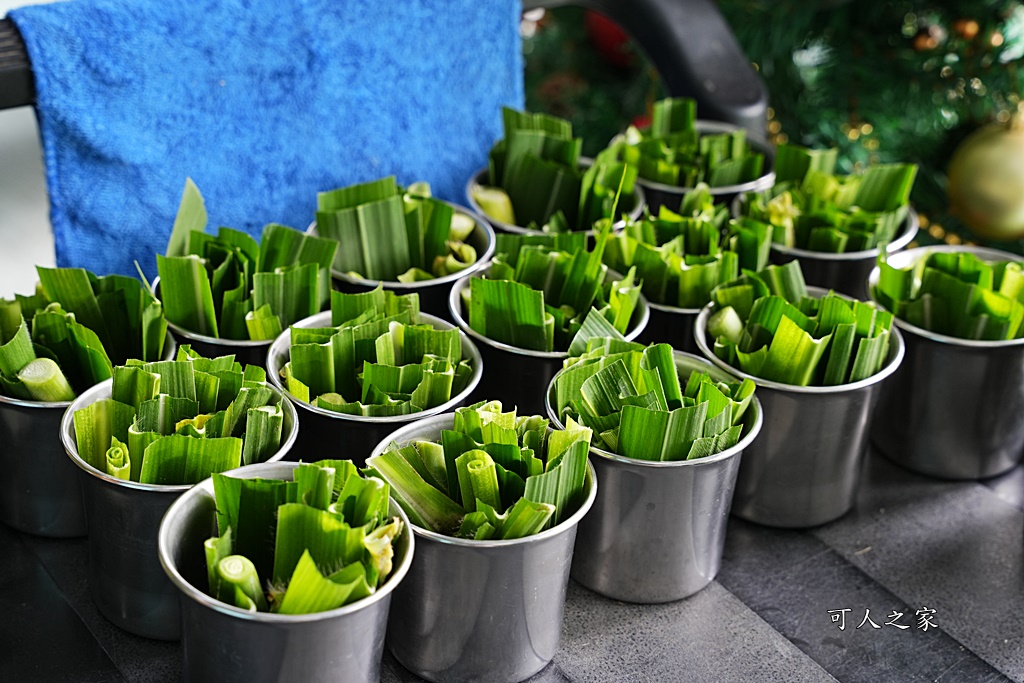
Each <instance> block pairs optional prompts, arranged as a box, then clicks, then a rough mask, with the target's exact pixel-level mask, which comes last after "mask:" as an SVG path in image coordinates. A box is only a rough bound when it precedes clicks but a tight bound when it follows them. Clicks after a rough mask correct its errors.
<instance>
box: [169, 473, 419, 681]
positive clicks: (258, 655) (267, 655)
mask: <svg viewBox="0 0 1024 683" xmlns="http://www.w3.org/2000/svg"><path fill="white" fill-rule="evenodd" d="M297 466H298V464H297V463H289V462H278V463H265V464H258V465H249V466H248V467H242V468H239V469H237V470H233V471H232V472H231V474H232V476H235V477H239V478H243V479H253V478H262V479H288V480H290V479H292V476H293V474H292V473H293V471H294V469H295V468H296V467H297ZM214 501H215V499H214V494H213V480H212V479H207V480H205V481H203V482H200V483H199V484H197V485H196V486H195V487H193V488H192V489H190V490H189V491H188V492H186V493H185V494H184V495H182V496H181V497H180V498H178V500H177V501H175V502H174V504H173V505H171V507H170V509H168V510H167V514H166V515H164V519H163V522H161V524H160V531H159V541H158V548H159V557H160V564H161V565H162V566H163V570H164V572H166V575H167V578H168V579H169V581H168V583H169V584H173V586H174V588H175V592H176V593H178V594H179V595H180V600H181V641H182V643H181V644H182V648H183V651H184V661H183V663H182V680H184V681H195V682H203V683H205V682H206V681H221V682H234V681H237V682H238V683H255V682H257V681H260V682H263V681H267V682H269V681H274V682H277V683H329V682H330V683H337V682H338V681H345V682H346V683H371V682H373V683H376V681H378V680H379V678H380V661H381V655H382V654H383V652H384V634H385V628H386V625H387V621H388V608H389V606H390V604H391V593H392V591H393V590H395V588H396V587H397V586H398V585H400V584H401V583H402V580H403V578H404V577H405V575H406V573H407V572H408V571H409V565H410V563H411V562H412V557H413V546H414V543H415V542H414V541H413V536H412V533H411V532H410V531H409V519H408V518H407V517H406V516H405V513H404V512H403V511H402V509H401V508H400V507H399V506H398V505H397V504H396V503H395V501H394V499H392V500H391V510H390V513H391V514H392V515H393V516H397V517H400V518H401V519H402V522H403V524H404V527H403V529H402V533H401V534H400V535H399V536H398V539H397V540H396V541H395V543H394V551H395V556H394V558H393V560H392V562H393V569H392V573H391V576H389V577H388V579H387V581H385V583H384V585H383V586H381V587H379V588H378V589H377V591H376V592H375V593H374V594H373V595H371V596H370V597H368V598H364V599H363V600H359V601H357V602H354V603H352V604H351V605H346V606H345V607H339V608H338V609H334V610H330V611H327V612H318V613H315V614H299V615H286V614H271V613H269V612H247V611H245V610H242V609H239V608H237V607H234V606H232V605H228V604H227V603H223V602H220V601H219V600H215V599H214V598H212V597H210V596H209V595H207V594H206V591H204V590H203V589H201V588H199V587H200V586H206V584H207V582H208V579H207V574H206V557H205V554H204V551H203V542H204V541H205V540H206V539H208V538H210V537H211V536H214V535H216V532H217V514H216V506H215V503H214Z"/></svg>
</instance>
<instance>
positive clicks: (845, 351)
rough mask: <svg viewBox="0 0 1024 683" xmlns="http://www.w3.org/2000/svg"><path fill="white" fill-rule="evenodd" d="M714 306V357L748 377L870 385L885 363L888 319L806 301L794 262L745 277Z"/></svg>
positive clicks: (856, 304) (835, 298)
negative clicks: (869, 382)
mask: <svg viewBox="0 0 1024 683" xmlns="http://www.w3.org/2000/svg"><path fill="white" fill-rule="evenodd" d="M711 300H712V301H713V302H714V303H715V306H716V308H717V310H716V311H715V313H714V314H713V315H712V316H711V317H710V318H709V319H708V324H707V332H708V335H709V336H710V337H711V338H712V339H714V353H715V355H716V356H718V357H719V358H721V359H722V360H724V361H725V362H726V363H728V364H729V365H731V366H733V367H735V368H738V369H739V370H741V371H742V372H745V373H747V374H749V375H753V376H755V377H759V378H762V379H766V380H771V381H773V382H780V383H782V384H792V385H795V386H809V385H815V386H820V385H837V384H846V383H848V382H858V381H860V380H862V379H866V378H868V377H871V376H872V375H874V374H876V373H878V372H879V371H880V370H881V369H882V368H883V367H885V365H886V363H887V362H888V360H889V358H888V356H889V336H890V329H891V328H892V314H891V313H889V312H887V311H884V310H881V309H879V308H878V307H876V306H875V305H874V304H871V303H864V302H861V301H854V300H851V299H846V298H844V297H841V296H839V295H838V294H836V293H834V292H829V293H828V294H826V295H825V296H823V297H813V296H809V295H808V293H807V288H806V285H805V284H804V278H803V273H802V272H801V270H800V262H799V261H790V262H789V263H787V264H786V265H785V266H768V267H767V268H765V269H764V270H762V271H761V272H760V273H754V272H752V271H747V272H744V274H743V275H742V276H740V277H739V278H738V279H736V280H734V281H733V282H730V283H727V284H725V285H721V286H719V287H717V288H715V289H714V291H712V292H711Z"/></svg>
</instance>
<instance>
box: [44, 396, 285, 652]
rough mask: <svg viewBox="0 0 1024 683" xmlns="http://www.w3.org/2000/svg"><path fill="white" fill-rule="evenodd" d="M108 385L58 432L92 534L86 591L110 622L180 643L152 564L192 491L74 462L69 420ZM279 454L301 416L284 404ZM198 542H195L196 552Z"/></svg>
mask: <svg viewBox="0 0 1024 683" xmlns="http://www.w3.org/2000/svg"><path fill="white" fill-rule="evenodd" d="M110 387H111V380H107V381H105V382H102V383H101V384H97V385H96V386H95V387H93V388H92V389H89V390H88V391H86V392H85V393H83V394H82V395H81V396H79V397H78V398H77V399H75V402H74V403H72V404H71V406H70V407H69V408H68V409H67V411H66V412H65V413H64V418H63V420H62V421H61V424H60V438H61V441H62V442H63V444H64V449H65V450H66V451H67V457H69V458H70V459H71V462H73V463H74V464H75V465H78V468H79V470H80V474H81V477H80V479H81V486H82V494H83V497H84V500H85V518H86V521H87V523H88V528H89V585H90V587H91V590H92V597H93V601H94V602H95V603H96V606H97V607H98V608H99V610H100V612H102V613H103V616H105V617H106V618H107V619H109V620H110V621H112V622H113V623H114V624H115V625H116V626H118V627H120V628H123V629H124V630H125V631H128V632H130V633H134V634H135V635H138V636H145V637H146V638H155V639H158V640H177V639H178V638H179V637H180V635H179V633H180V631H179V628H180V622H179V619H178V593H177V591H176V590H175V589H174V587H173V586H172V585H171V582H170V581H168V580H167V577H166V576H165V575H164V572H163V570H162V569H161V568H160V563H159V562H158V559H157V548H156V541H157V529H158V528H159V527H160V519H161V518H162V517H163V516H164V513H165V512H166V511H167V508H168V507H169V506H170V505H171V503H173V502H174V501H175V500H176V499H177V498H178V496H180V495H181V494H182V493H184V492H185V491H187V490H189V489H190V488H191V484H182V485H178V486H166V485H158V484H140V483H138V482H134V481H124V480H123V479H117V478H115V477H111V476H109V475H108V474H107V473H106V472H101V471H100V470H98V469H96V468H94V467H92V466H91V465H89V464H87V463H86V462H85V461H84V460H82V459H81V457H79V455H78V445H77V443H76V441H75V423H74V414H75V411H76V410H79V409H81V408H84V407H86V406H88V405H90V404H92V403H95V402H96V401H99V400H100V399H104V398H110ZM281 407H282V410H283V411H284V428H283V430H282V433H281V447H280V448H279V449H278V450H277V452H276V453H274V454H273V455H271V456H270V457H269V458H268V461H273V460H280V459H281V458H283V457H284V456H285V454H286V453H287V452H288V450H289V449H290V448H291V447H292V444H294V443H295V436H296V433H297V431H298V416H297V415H296V414H295V409H294V408H293V407H292V406H291V405H290V404H289V403H288V402H287V401H284V400H282V402H281ZM201 546H202V542H200V547H201Z"/></svg>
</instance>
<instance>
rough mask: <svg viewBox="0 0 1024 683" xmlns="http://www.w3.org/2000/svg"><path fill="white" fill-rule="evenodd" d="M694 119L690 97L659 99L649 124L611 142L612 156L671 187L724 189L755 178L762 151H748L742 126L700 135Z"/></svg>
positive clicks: (761, 165)
mask: <svg viewBox="0 0 1024 683" xmlns="http://www.w3.org/2000/svg"><path fill="white" fill-rule="evenodd" d="M696 123H697V103H696V101H695V100H692V99H690V98H687V97H675V98H671V97H670V98H667V99H664V100H659V101H658V102H655V103H654V107H653V109H652V112H651V125H650V128H647V129H646V130H639V129H638V128H636V127H635V126H630V127H629V128H627V129H626V132H625V134H624V136H623V141H624V143H625V144H621V145H620V144H617V142H615V141H613V144H612V147H613V148H614V149H615V158H617V159H619V160H620V161H623V162H625V163H626V164H629V165H630V166H635V167H637V169H638V170H639V174H640V177H641V178H643V179H645V180H650V181H652V182H656V183H662V184H664V185H672V186H675V187H696V186H697V184H698V183H705V184H707V185H710V186H711V187H724V186H726V185H736V184H739V183H745V182H749V181H752V180H757V179H758V178H760V177H761V175H762V174H763V169H764V155H763V154H761V153H760V152H755V151H753V150H752V149H751V147H750V145H749V143H748V142H747V134H746V131H745V130H743V129H739V130H736V131H734V132H729V133H701V132H699V131H698V130H697V125H696ZM610 149H611V148H610Z"/></svg>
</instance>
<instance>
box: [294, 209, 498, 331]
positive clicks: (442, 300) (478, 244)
mask: <svg viewBox="0 0 1024 683" xmlns="http://www.w3.org/2000/svg"><path fill="white" fill-rule="evenodd" d="M445 204H448V205H449V206H451V207H452V208H453V209H455V210H456V211H459V212H460V213H464V214H466V215H467V216H469V217H470V218H472V219H473V222H474V223H475V224H476V228H475V229H474V230H473V232H471V233H470V234H469V237H468V238H467V239H466V243H467V244H469V245H470V246H471V247H473V248H474V249H475V250H476V263H474V264H473V265H471V266H469V267H468V268H466V269H465V270H460V271H459V272H457V273H452V274H451V275H446V276H444V277H439V278H436V279H434V280H424V281H422V282H388V281H382V280H367V279H364V278H361V277H353V276H351V275H349V274H347V273H343V272H341V271H340V270H333V269H332V270H331V278H332V279H333V280H334V288H335V289H337V290H339V291H342V292H349V293H358V292H367V291H370V290H372V289H375V288H376V287H377V285H380V284H383V285H384V289H389V290H391V291H393V292H394V293H395V294H412V293H414V292H415V293H416V294H419V295H420V310H421V311H422V312H424V313H429V314H430V315H433V316H437V317H438V318H442V319H444V320H448V319H449V318H448V291H449V290H450V289H451V286H452V283H453V282H455V281H456V280H461V279H462V278H465V277H469V276H470V275H472V274H473V273H475V272H477V271H478V270H481V269H482V268H485V267H487V264H488V262H489V261H490V260H491V257H492V256H494V230H493V229H492V228H491V226H490V225H489V224H488V223H487V221H485V220H484V219H483V218H481V217H480V216H479V215H477V214H476V213H474V212H473V211H470V210H469V209H466V208H465V207H462V206H459V205H458V204H452V203H450V202H445ZM473 208H474V211H475V210H477V209H476V207H475V206H474V207H473ZM306 232H307V233H309V234H311V235H317V234H318V233H317V229H316V222H313V223H312V224H311V225H310V226H309V228H308V229H307V230H306Z"/></svg>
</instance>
